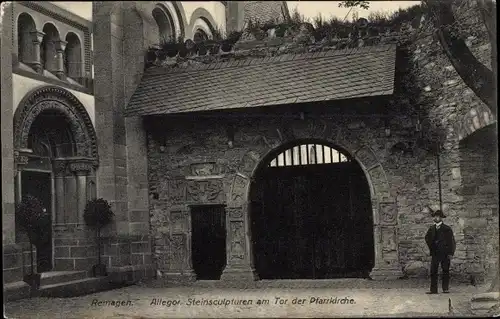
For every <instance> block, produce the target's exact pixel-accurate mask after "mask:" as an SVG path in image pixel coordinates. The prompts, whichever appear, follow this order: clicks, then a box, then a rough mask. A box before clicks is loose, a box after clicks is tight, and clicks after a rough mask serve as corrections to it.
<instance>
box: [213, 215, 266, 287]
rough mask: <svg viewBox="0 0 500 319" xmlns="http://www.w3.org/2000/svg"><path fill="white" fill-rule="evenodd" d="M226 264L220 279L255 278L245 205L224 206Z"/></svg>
mask: <svg viewBox="0 0 500 319" xmlns="http://www.w3.org/2000/svg"><path fill="white" fill-rule="evenodd" d="M226 225H227V237H226V238H227V239H226V251H227V258H226V260H227V264H226V268H225V269H224V271H223V273H222V276H221V280H257V279H258V278H257V275H256V273H255V269H254V268H253V256H252V253H251V246H250V245H251V242H250V230H249V225H250V223H249V218H248V214H247V205H243V206H238V207H226Z"/></svg>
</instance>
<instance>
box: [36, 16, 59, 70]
mask: <svg viewBox="0 0 500 319" xmlns="http://www.w3.org/2000/svg"><path fill="white" fill-rule="evenodd" d="M43 32H44V33H45V35H44V36H43V40H42V45H41V49H40V54H41V59H40V61H41V62H42V65H43V67H44V69H46V70H48V71H56V70H57V52H56V43H57V41H59V40H60V38H59V31H57V29H56V27H55V26H54V25H53V24H51V23H46V24H45V25H44V26H43Z"/></svg>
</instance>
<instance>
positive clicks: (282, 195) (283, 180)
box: [252, 162, 373, 279]
mask: <svg viewBox="0 0 500 319" xmlns="http://www.w3.org/2000/svg"><path fill="white" fill-rule="evenodd" d="M262 176H265V177H262V178H261V179H259V181H258V182H257V184H256V187H261V188H262V192H261V194H262V199H261V205H259V207H258V208H257V207H256V208H255V211H254V212H252V218H253V220H252V223H253V228H252V229H253V231H252V236H253V238H254V242H255V246H254V250H255V252H254V255H255V265H256V268H257V271H258V273H259V275H260V276H261V278H263V279H265V278H276V279H277V278H301V279H320V278H336V277H350V276H362V275H361V273H363V271H364V269H365V268H367V267H369V266H370V265H369V262H370V257H369V256H371V255H372V254H373V246H370V239H368V240H367V238H372V237H373V230H372V229H373V223H372V218H371V203H370V196H369V191H368V185H367V183H366V179H365V178H364V175H363V172H362V170H361V169H360V168H359V167H358V166H357V165H356V164H354V163H352V162H348V163H334V164H322V165H308V166H302V167H277V168H276V167H270V168H268V169H267V170H266V172H265V173H264V174H262ZM257 185H259V186H257ZM370 249H371V250H370ZM367 256H368V257H367ZM366 262H368V265H367V264H366ZM363 263H365V264H363ZM370 269H371V268H370Z"/></svg>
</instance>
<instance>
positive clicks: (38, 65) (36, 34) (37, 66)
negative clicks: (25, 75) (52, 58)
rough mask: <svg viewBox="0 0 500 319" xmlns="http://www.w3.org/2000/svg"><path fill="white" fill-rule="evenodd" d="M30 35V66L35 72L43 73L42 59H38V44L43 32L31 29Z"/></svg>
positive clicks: (43, 34) (41, 39)
mask: <svg viewBox="0 0 500 319" xmlns="http://www.w3.org/2000/svg"><path fill="white" fill-rule="evenodd" d="M30 35H31V37H32V39H33V51H32V57H31V62H30V64H31V67H32V68H33V69H34V70H35V71H36V72H37V73H43V67H42V61H41V59H40V45H41V44H42V41H43V37H44V36H45V33H44V32H41V31H32V32H30Z"/></svg>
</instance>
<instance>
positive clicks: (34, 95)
mask: <svg viewBox="0 0 500 319" xmlns="http://www.w3.org/2000/svg"><path fill="white" fill-rule="evenodd" d="M96 142H97V139H96V134H95V131H94V128H93V125H92V122H91V119H90V117H89V115H88V114H87V111H86V109H85V107H84V106H83V105H82V104H81V103H80V101H79V100H78V99H77V98H76V97H75V96H74V95H73V94H71V93H69V92H68V91H66V90H64V89H62V88H59V87H55V86H46V87H42V88H38V89H36V90H34V91H33V92H31V93H29V94H28V95H27V96H26V97H25V98H24V99H23V100H22V101H21V103H20V105H19V107H18V108H17V110H16V113H15V115H14V147H15V162H16V202H19V201H20V200H21V199H22V198H23V196H25V195H32V196H35V197H37V198H38V199H40V200H41V201H42V203H43V205H44V206H45V209H46V210H47V211H48V212H49V213H50V216H51V220H48V221H47V222H46V226H45V227H46V232H45V236H44V238H43V239H41V240H40V241H39V242H37V243H36V248H37V264H38V270H39V271H48V270H52V269H58V268H60V269H61V270H64V269H65V265H63V262H62V261H60V263H59V264H58V260H57V256H54V255H53V253H52V252H53V250H54V247H53V241H52V238H53V236H54V235H56V236H57V234H54V233H55V232H57V231H58V230H59V231H61V230H62V231H65V230H67V229H68V227H69V228H71V226H74V227H77V228H78V227H80V226H79V225H82V223H83V218H82V215H83V209H84V207H85V204H86V202H87V201H88V200H89V199H90V198H93V197H95V195H96V194H95V191H96V189H95V168H96V167H97V165H98V156H97V144H96ZM70 225H71V226H70ZM74 227H73V228H74ZM20 233H21V232H20V231H19V230H17V231H16V235H17V234H20ZM17 237H18V241H19V240H22V239H21V237H20V236H17Z"/></svg>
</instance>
